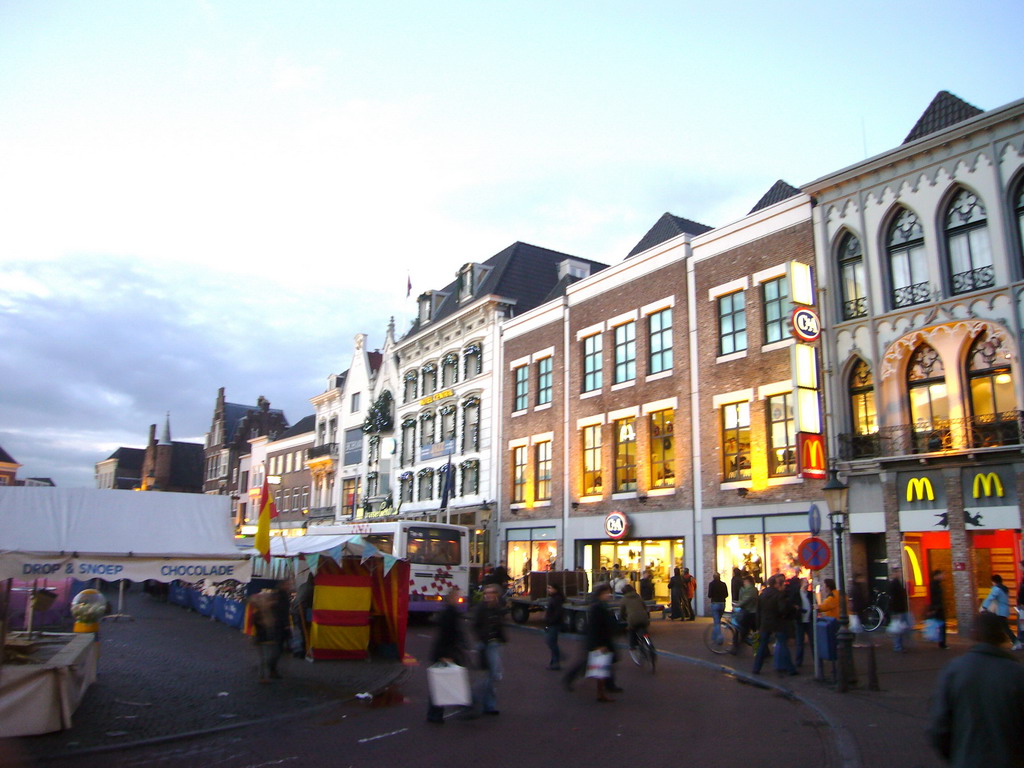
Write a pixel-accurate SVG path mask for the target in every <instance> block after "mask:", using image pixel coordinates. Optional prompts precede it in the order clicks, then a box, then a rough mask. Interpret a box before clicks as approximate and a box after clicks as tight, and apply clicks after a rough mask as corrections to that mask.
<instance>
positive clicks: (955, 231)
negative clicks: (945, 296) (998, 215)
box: [946, 189, 996, 293]
mask: <svg viewBox="0 0 1024 768" xmlns="http://www.w3.org/2000/svg"><path fill="white" fill-rule="evenodd" d="M946 250H947V253H948V256H949V273H950V277H951V279H952V282H953V293H967V292H968V291H977V290H980V289H981V288H988V287H989V286H991V285H994V284H995V281H996V274H995V270H994V269H993V268H992V248H991V246H990V245H989V239H988V218H987V216H986V215H985V206H984V205H982V203H981V201H980V200H979V199H978V196H977V195H976V194H974V193H973V192H969V191H967V190H966V189H961V190H960V191H959V192H958V193H957V195H956V197H954V198H953V200H952V202H950V204H949V210H947V211H946Z"/></svg>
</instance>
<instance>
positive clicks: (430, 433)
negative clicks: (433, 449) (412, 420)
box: [420, 413, 434, 445]
mask: <svg viewBox="0 0 1024 768" xmlns="http://www.w3.org/2000/svg"><path fill="white" fill-rule="evenodd" d="M433 444H434V414H432V413H423V414H420V445H433Z"/></svg>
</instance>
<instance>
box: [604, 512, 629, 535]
mask: <svg viewBox="0 0 1024 768" xmlns="http://www.w3.org/2000/svg"><path fill="white" fill-rule="evenodd" d="M604 532H605V534H606V535H607V536H608V538H609V539H624V538H625V537H626V533H628V532H629V518H628V517H626V513H625V512H619V511H618V510H617V509H616V510H612V511H611V512H609V513H608V516H607V517H605V519H604Z"/></svg>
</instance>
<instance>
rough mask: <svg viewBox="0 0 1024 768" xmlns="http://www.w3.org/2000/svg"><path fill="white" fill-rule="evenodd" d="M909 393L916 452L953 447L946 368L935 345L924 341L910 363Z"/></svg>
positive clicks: (908, 365) (914, 450) (908, 369)
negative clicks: (932, 345)
mask: <svg viewBox="0 0 1024 768" xmlns="http://www.w3.org/2000/svg"><path fill="white" fill-rule="evenodd" d="M907 394H908V396H909V400H910V421H911V428H912V431H913V432H912V440H913V452H914V453H928V452H931V451H941V450H945V449H948V448H951V447H952V443H951V437H950V423H949V399H948V396H947V393H946V369H945V367H944V366H943V364H942V358H941V357H940V356H939V353H938V352H936V351H935V349H934V348H933V347H931V346H930V345H928V344H921V345H919V346H918V347H917V349H915V350H914V352H913V353H912V354H911V356H910V361H909V363H908V364H907Z"/></svg>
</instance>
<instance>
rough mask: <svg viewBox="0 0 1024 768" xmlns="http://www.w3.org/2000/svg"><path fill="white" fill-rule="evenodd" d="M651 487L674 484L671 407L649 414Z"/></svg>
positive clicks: (673, 443) (669, 486) (674, 457)
mask: <svg viewBox="0 0 1024 768" xmlns="http://www.w3.org/2000/svg"><path fill="white" fill-rule="evenodd" d="M650 423H651V462H650V463H651V488H671V487H672V486H674V485H675V484H676V452H675V442H674V429H675V427H674V412H673V411H672V409H671V408H668V409H666V410H664V411H655V412H654V413H652V414H651V421H650Z"/></svg>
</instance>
